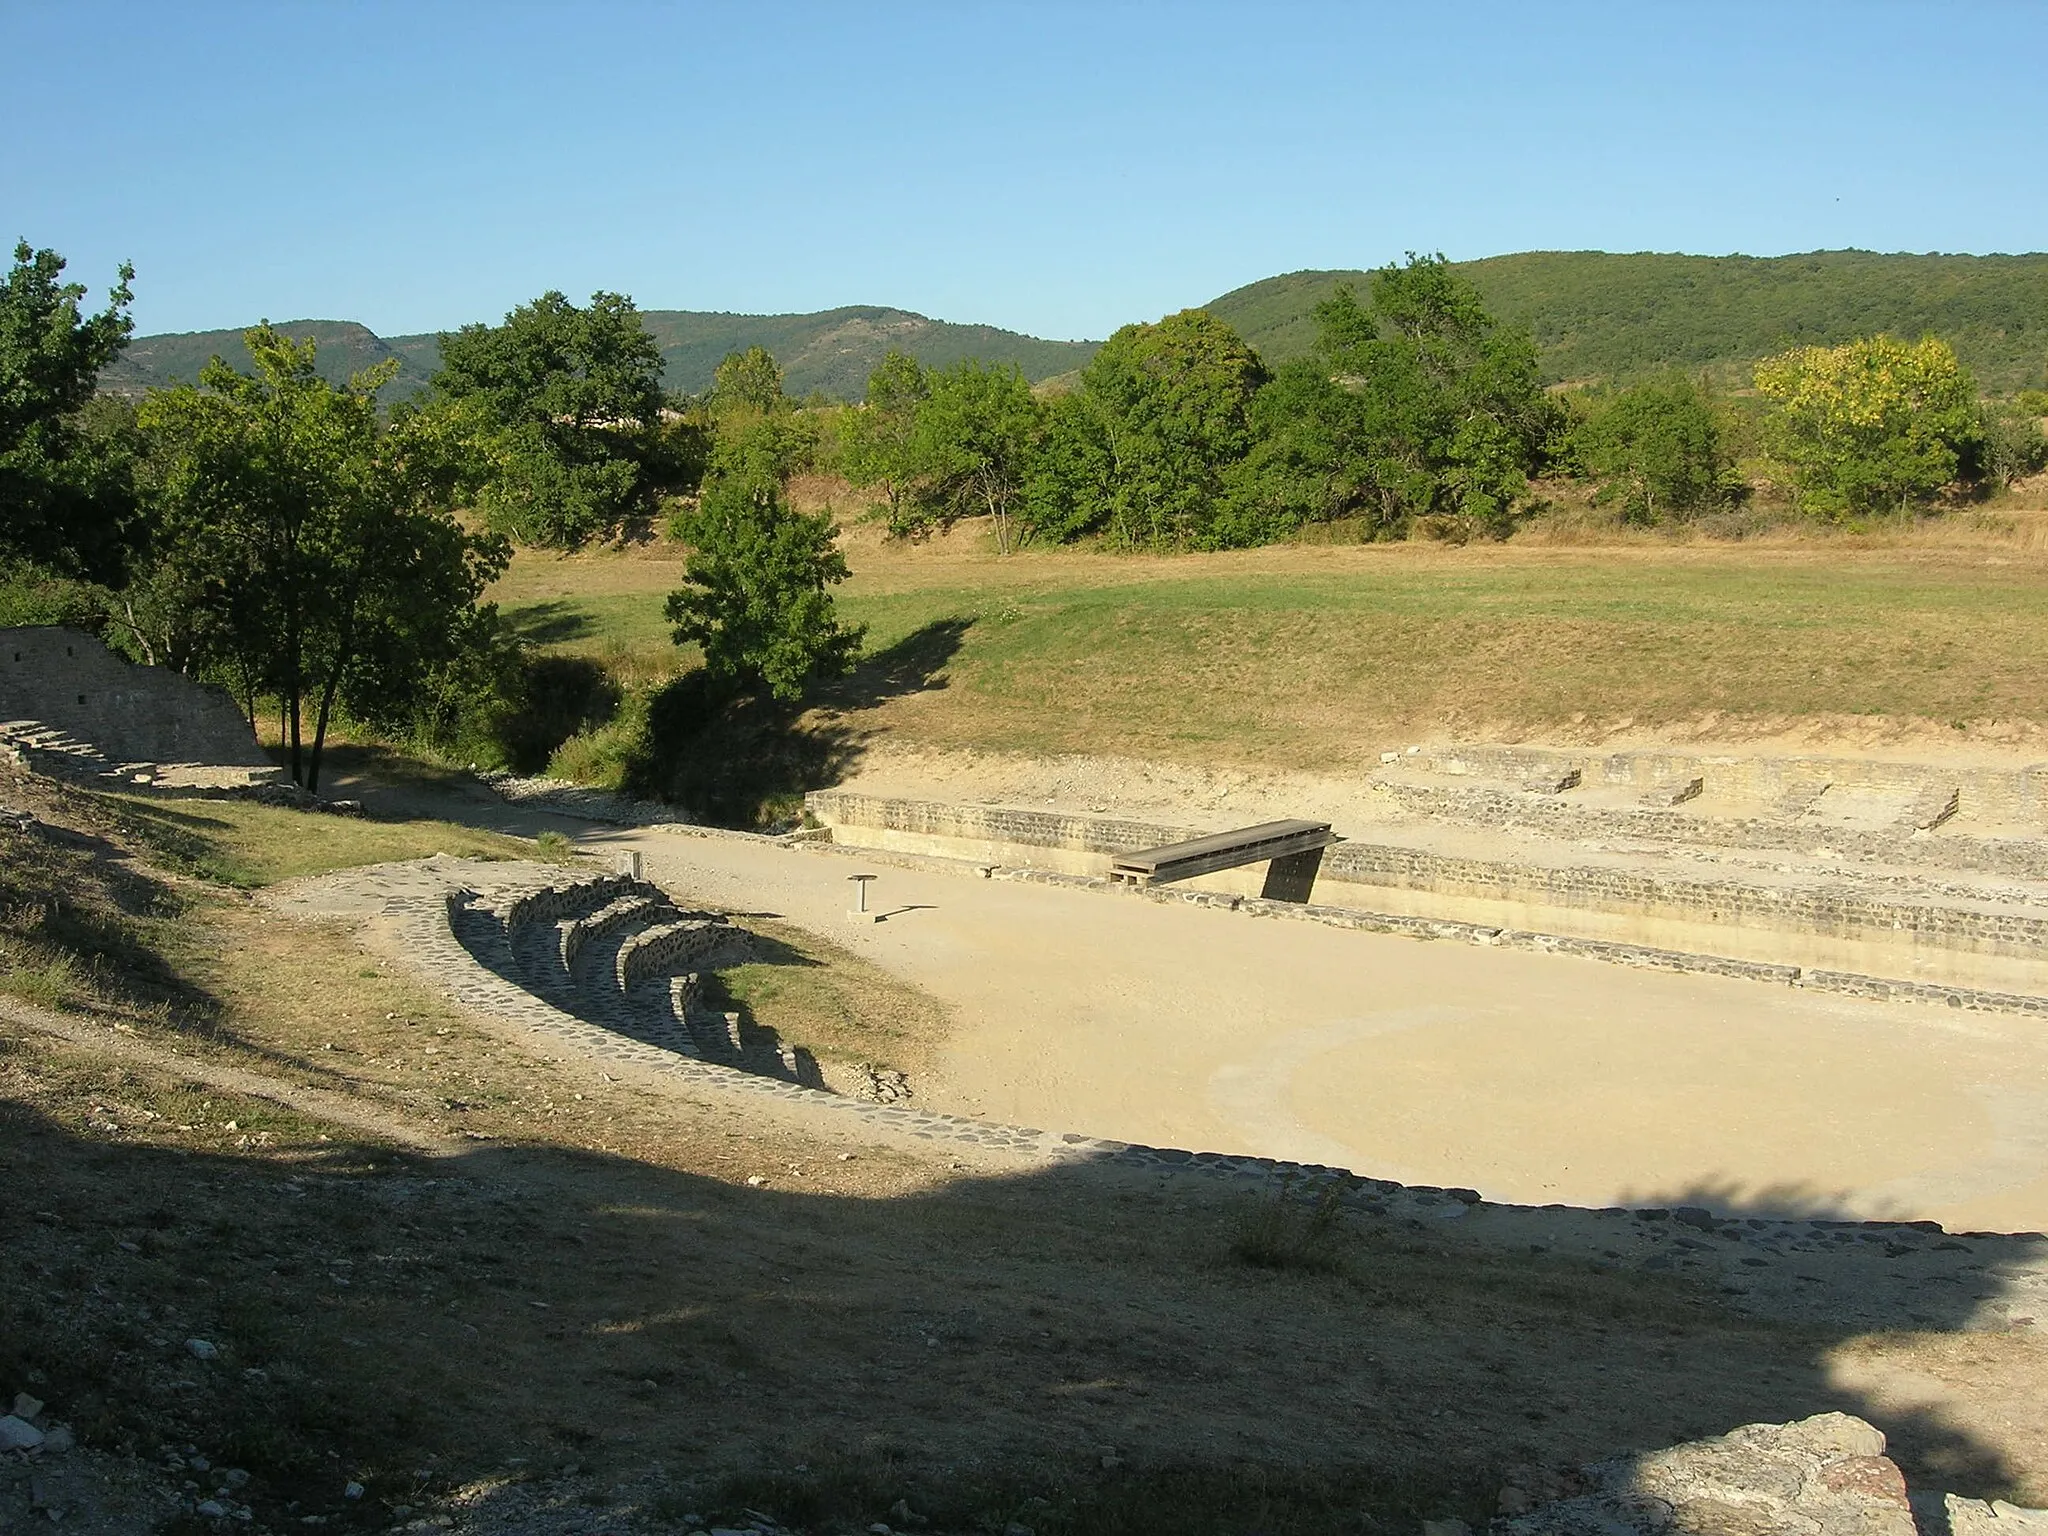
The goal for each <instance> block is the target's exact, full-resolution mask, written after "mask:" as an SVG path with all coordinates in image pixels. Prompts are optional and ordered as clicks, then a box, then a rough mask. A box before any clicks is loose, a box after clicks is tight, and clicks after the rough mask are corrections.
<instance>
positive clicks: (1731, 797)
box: [1397, 746, 2048, 827]
mask: <svg viewBox="0 0 2048 1536" xmlns="http://www.w3.org/2000/svg"><path fill="white" fill-rule="evenodd" d="M1397 761H1398V762H1399V763H1400V764H1402V765H1412V766H1414V767H1418V768H1422V769H1425V770H1427V771H1429V772H1432V773H1440V774H1445V775H1448V776H1451V777H1458V778H1472V779H1477V780H1491V781H1494V782H1497V783H1503V784H1522V783H1532V782H1537V781H1541V780H1550V781H1552V782H1556V781H1558V780H1561V779H1562V778H1564V777H1565V776H1567V775H1569V774H1571V773H1573V772H1577V773H1578V774H1579V775H1580V779H1581V782H1582V783H1583V784H1584V785H1585V786H1586V787H1587V788H1594V787H1605V788H1611V789H1628V790H1634V791H1640V792H1644V793H1647V792H1649V791H1652V790H1658V789H1665V788H1668V787H1671V786H1674V785H1679V784H1684V783H1686V782H1688V781H1690V780H1692V779H1695V778H1697V779H1701V780H1702V781H1703V782H1704V784H1705V786H1706V788H1707V791H1708V793H1710V794H1711V795H1713V796H1714V798H1716V799H1718V800H1721V801H1723V802H1724V803H1736V804H1748V805H1751V806H1754V807H1756V808H1758V809H1763V808H1767V807H1770V806H1774V805H1780V804H1783V803H1785V802H1786V801H1788V800H1793V799H1797V798H1803V797H1805V796H1809V795H1813V794H1816V793H1818V792H1820V791H1823V790H1827V791H1830V792H1832V793H1837V794H1840V793H1843V792H1848V793H1856V794H1867V795H1887V796H1891V797H1894V798H1896V799H1897V800H1898V801H1899V802H1900V804H1901V805H1902V806H1903V805H1906V804H1909V803H1911V802H1913V801H1915V800H1917V799H1918V798H1919V797H1921V796H1923V795H1926V794H1929V793H1930V792H1932V793H1938V794H1940V795H1942V796H1944V797H1946V796H1947V795H1948V794H1949V793H1951V792H1956V791H1959V792H1960V794H1961V806H1960V807H1959V808H1960V809H1961V810H1962V811H1964V812H1965V813H1967V814H1968V815H1970V816H1972V817H1973V818H1977V819H1981V820H1983V821H1986V822H1994V823H2001V824H2010V825H2014V826H2025V827H2043V826H2048V764H2029V765H2027V766H2026V767H2022V768H1952V767H1948V766H1945V765H1944V766H1939V767H1937V766H1935V765H1933V764H1928V763H1913V762H1887V761H1884V760H1881V759H1870V758H1850V757H1824V756H1788V757H1774V756H1764V755H1759V756H1754V757H1748V756H1744V757H1736V756H1732V755H1724V754H1718V753H1703V752H1651V751H1639V752H1596V751H1590V750H1573V749H1571V748H1559V747H1504V746H1471V747H1444V748H1437V749H1433V750H1426V751H1423V752H1420V753H1414V754H1409V755H1406V756H1403V757H1401V758H1399V759H1398V760H1397Z"/></svg>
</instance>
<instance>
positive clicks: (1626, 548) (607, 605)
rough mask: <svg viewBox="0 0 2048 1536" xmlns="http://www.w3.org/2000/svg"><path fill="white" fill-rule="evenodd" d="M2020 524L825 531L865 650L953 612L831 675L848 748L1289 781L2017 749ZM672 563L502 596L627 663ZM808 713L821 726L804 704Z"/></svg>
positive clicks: (2023, 519)
mask: <svg viewBox="0 0 2048 1536" xmlns="http://www.w3.org/2000/svg"><path fill="white" fill-rule="evenodd" d="M2042 521H2043V518H2042V515H2040V514H2032V513H2028V512H2026V511H2024V510H1999V509H1992V510H1989V511H1980V512H1965V513H1958V514H1956V515H1954V516H1953V517H1952V518H1950V519H1948V520H1946V521H1944V522H1942V523H1940V524H1916V525H1910V526H1899V527H1895V528H1884V529H1879V530H1877V531H1867V530H1866V531H1863V532H1833V533H1822V534H1815V533H1811V532H1808V533H1803V534H1799V535H1797V536H1795V535H1793V534H1790V533H1782V532H1781V533H1777V534H1772V535H1768V536H1764V537H1759V538H1757V539H1754V540H1750V541H1745V542H1742V543H1734V544H1731V543H1725V542H1722V543H1714V542H1707V541H1703V540H1696V541H1693V542H1674V541H1673V540H1671V539H1669V538H1662V537H1659V538H1649V537H1640V538H1638V537H1630V538H1627V539H1624V540H1622V541H1619V542H1617V541H1615V540H1613V539H1612V538H1610V540H1609V541H1608V542H1607V543H1605V544H1602V545H1598V546H1590V545H1578V544H1571V543H1554V544H1542V543H1536V542H1529V543H1522V542H1516V543H1510V544H1507V545H1486V546H1477V545H1475V546H1466V547H1464V548H1449V547H1445V546H1441V545H1427V544H1403V545H1373V546H1349V547H1345V546H1326V547H1276V548H1270V549H1262V550H1250V551H1243V552H1237V553H1228V554H1217V555H1183V556H1161V555H1129V556H1125V555H1110V554H1099V553H1093V552H1087V551H1075V550H1050V551H1045V550H1027V551H1025V552H1023V553H1022V554H1019V555H1015V556H1011V557H1009V558H1002V557H999V556H997V555H995V554H993V553H992V552H991V551H989V550H988V549H987V548H986V547H985V544H984V542H983V541H982V540H981V539H980V537H979V535H978V533H977V532H975V531H974V530H971V529H966V530H962V531H960V532H959V533H956V534H955V535H954V536H952V537H951V538H949V539H945V540H940V541H936V542H934V543H932V544H929V545H922V546H906V545H895V544H889V543H886V542H884V541H882V540H880V539H879V538H878V537H877V536H876V535H875V534H874V533H873V532H872V531H871V530H868V529H864V528H857V529H854V530H851V531H850V532H849V534H848V537H847V542H848V545H849V553H850V557H851V560H852V563H853V567H854V578H853V580H852V581H850V582H849V583H848V584H847V585H846V587H845V588H844V589H843V591H842V595H841V604H842V607H843V609H844V611H845V612H846V614H847V615H848V616H849V617H852V618H855V619H858V620H861V621H864V622H866V623H867V624H868V625H869V629H870V644H871V647H872V648H875V649H878V650H879V649H882V648H885V647H887V646H890V645H892V644H894V643H896V642H898V641H901V640H903V639H904V638H905V637H908V636H913V635H916V634H918V633H920V632H924V633H933V632H935V631H934V629H933V626H938V625H941V624H943V623H944V622H945V621H949V620H954V621H963V622H964V623H965V625H966V628H965V630H964V633H963V634H962V635H961V638H960V640H959V643H958V648H957V652H956V653H955V654H953V655H952V656H951V657H950V659H949V660H947V661H946V663H945V665H944V668H943V675H942V679H941V681H942V682H943V686H939V687H926V688H921V689H917V690H916V691H912V692H909V693H907V694H906V693H902V692H900V691H898V690H895V689H892V688H890V687H888V686H886V685H883V684H880V683H877V682H875V681H873V680H869V681H865V682H864V681H863V680H862V679H856V680H855V682H854V684H853V685H852V686H850V687H849V688H848V689H846V690H841V692H842V694H843V695H844V697H842V698H838V699H836V700H834V701H833V708H832V710H831V711H830V714H831V716H832V719H833V723H834V725H835V727H836V728H837V729H839V730H841V731H844V732H846V733H849V734H851V735H852V736H854V737H856V738H860V739H867V740H874V739H891V740H896V741H902V742H908V743H915V744H919V745H932V746H939V747H979V748H997V749H1004V750H1016V751H1027V752H1097V753H1099V752H1102V751H1105V750H1113V751H1115V752H1117V753H1118V754H1120V755H1128V756H1139V757H1154V758H1162V759H1168V760H1174V761H1182V762H1195V763H1229V764H1247V763H1260V764H1265V765H1270V766H1284V767H1296V768H1305V769H1323V770H1329V769H1333V768H1341V767H1343V766H1346V765H1353V764H1358V763H1364V762H1370V761H1371V760H1372V759H1373V758H1374V756H1375V755H1376V754H1377V753H1378V752H1379V751H1381V750H1384V749H1385V748H1387V747H1389V746H1392V745H1399V744H1402V743H1404V742H1406V741H1408V740H1413V739H1417V738H1420V737H1459V738H1466V739H1470V738H1474V737H1506V738H1512V739H1528V738H1535V737H1552V738H1556V737H1563V738H1568V739H1577V740H1603V739H1610V738H1613V737H1616V736H1618V735H1624V734H1627V733H1631V732H1634V733H1639V734H1640V733H1649V732H1659V733H1663V734H1665V735H1667V736H1671V735H1687V734H1692V735H1700V734H1715V735H1720V736H1723V737H1734V738H1741V737H1744V736H1755V735H1759V734H1768V733H1776V732H1781V731H1786V730H1788V729H1799V728H1801V727H1802V726H1805V727H1811V728H1813V729H1816V730H1819V731H1821V732H1823V733H1825V732H1828V731H1834V730H1847V731H1851V732H1858V731H1863V732H1876V733H1882V732H1884V731H1886V730H1890V731H1894V732H1903V733H1909V734H1910V733H1915V732H1919V733H1924V732H1927V731H1930V730H1939V731H1943V732H1952V733H1954V734H1953V737H1952V739H1953V740H1955V741H1957V742H1960V743H1967V742H1972V741H1983V742H1989V743H1993V744H1996V743H2001V742H2007V743H2010V742H2016V741H2031V740H2032V739H2033V737H2034V735H2035V734H2036V733H2037V732H2038V731H2039V730H2040V729H2041V728H2042V727H2043V726H2044V725H2048V623H2044V622H2043V620H2044V618H2048V598H2044V591H2048V586H2044V577H2048V538H2044V537H2042V536H2041V535H2040V533H2039V531H2038V530H2039V527H2040V524H2041V523H2042ZM674 577H675V567H674V565H673V563H672V562H670V561H663V560H655V559H649V558H645V557H644V556H641V555H637V554H619V553H607V554H603V555H593V556H582V557H574V558H570V559H561V558H557V557H536V556H527V555H522V556H521V557H520V558H519V560H518V561H516V562H515V564H514V568H513V570H512V572H511V573H510V574H509V575H508V576H507V578H506V581H505V583H504V585H503V586H502V587H501V589H500V591H499V593H498V596H499V598H500V600H501V601H502V602H503V603H505V605H506V607H507V609H508V610H509V611H511V612H513V613H514V614H526V615H529V616H534V615H546V616H548V627H545V628H542V627H539V626H538V625H537V626H536V632H537V633H546V634H549V635H551V636H553V637H554V638H553V643H556V644H559V645H562V646H564V647H566V648H570V649H576V650H581V651H584V652H586V653H589V654H593V655H598V656H602V657H606V658H631V661H630V666H631V668H632V669H634V670H635V671H636V672H637V673H640V674H647V675H654V674H655V673H657V672H663V671H666V670H672V669H674V668H675V667H677V666H678V665H680V664H681V663H682V662H683V661H684V660H686V659H687V658H683V657H680V656H678V654H677V653H676V652H675V650H674V648H673V647H672V646H670V645H669V644H668V642H667V638H666V633H665V629H664V627H663V626H662V625H661V623H660V622H659V608H660V594H661V593H662V592H664V591H666V590H667V589H668V587H669V586H672V585H673V583H674ZM821 718H822V717H821Z"/></svg>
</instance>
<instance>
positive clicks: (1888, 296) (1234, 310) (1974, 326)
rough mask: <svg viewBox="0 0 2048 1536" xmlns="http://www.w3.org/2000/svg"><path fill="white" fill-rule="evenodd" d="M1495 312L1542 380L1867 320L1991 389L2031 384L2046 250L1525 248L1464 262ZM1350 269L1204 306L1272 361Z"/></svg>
mask: <svg viewBox="0 0 2048 1536" xmlns="http://www.w3.org/2000/svg"><path fill="white" fill-rule="evenodd" d="M1461 265H1462V270H1463V271H1464V272H1465V273H1466V274H1467V275H1469V276H1470V277H1471V278H1472V280H1473V282H1474V283H1476V284H1477V285H1478V287H1479V290H1480V292H1481V293H1483V294H1484V295H1485V296H1486V300H1487V302H1488V304H1489V305H1490V306H1491V307H1492V308H1493V309H1494V311H1495V312H1496V313H1498V314H1500V315H1502V316H1504V317H1505V318H1507V319H1510V320H1515V321H1519V322H1522V323H1524V324H1527V325H1528V326H1530V327H1531V329H1532V330H1533V331H1534V332H1535V335H1536V341H1537V345H1538V347H1539V348H1540V349H1541V352H1542V361H1543V371H1544V375H1545V377H1546V378H1549V379H1552V380H1564V379H1590V378H1619V379H1627V378H1631V377H1639V376H1641V375H1643V374H1646V373H1652V372H1655V371H1657V370H1658V369H1661V368H1667V367H1673V366H1677V367H1684V368H1708V369H1711V370H1714V371H1716V372H1718V373H1722V374H1726V375H1729V376H1730V377H1738V376H1740V374H1741V373H1742V372H1743V366H1744V365H1745V364H1748V363H1751V362H1754V361H1755V360H1756V359H1757V358H1760V357H1764V356H1767V355H1768V354H1770V353H1772V352H1775V351H1780V350H1782V349H1784V348H1785V347H1788V346H1794V345H1800V344H1804V343H1828V344H1833V343H1836V342H1841V341H1847V340H1849V339H1850V338H1851V337H1855V336H1867V335H1870V334H1872V333H1874V332H1877V331H1891V332H1894V333H1896V334H1899V335H1903V336H1915V337H1917V336H1919V335H1921V334H1923V333H1927V332H1932V333H1934V334H1935V335H1938V336H1943V337H1945V338H1947V339H1948V340H1949V341H1950V342H1952V343H1953V344H1954V345H1955V347H1956V350H1957V351H1958V352H1959V353H1961V354H1962V356H1963V358H1964V360H1965V361H1966V362H1968V363H1969V364H1970V366H1971V367H1972V368H1973V369H1975V370H1976V372H1977V376H1978V380H1979V382H1980V383H1982V384H1983V385H1985V386H1986V387H1987V388H1990V389H1994V390H1999V391H2005V390H2011V389H2019V388H2024V387H2029V386H2038V385H2039V384H2041V383H2042V382H2043V379H2044V377H2048V375H2044V369H2048V256H2044V255H2032V256H1908V255H1878V254H1874V253H1871V252H1868V251H1819V252H1814V253H1811V254H1808V255H1800V256H1779V257H1770V258H1759V257H1753V256H1669V255H1656V254H1637V255H1610V254H1608V253H1605V252H1600V251H1528V252H1523V253H1521V254H1518V255H1513V256H1494V257H1489V258H1487V259H1486V260H1483V261H1473V262H1465V263H1462V264H1461ZM1347 281H1348V282H1353V283H1358V284H1361V285H1362V284H1363V282H1364V281H1365V274H1364V273H1360V272H1293V273H1288V274H1286V275H1285V276H1281V277H1270V278H1267V279H1265V280H1264V281H1263V282H1257V283H1252V284H1249V285H1247V286H1246V287H1243V288H1239V289H1236V290H1234V291H1232V292H1230V293H1227V294H1224V295H1223V296H1222V297H1221V298H1218V299H1216V300H1215V301H1214V302H1213V303H1211V304H1210V305H1209V306H1208V307H1209V309H1210V310H1211V311H1213V312H1214V313H1215V314H1217V315H1220V316H1222V317H1223V318H1224V319H1226V320H1228V321H1229V322H1230V323H1231V324H1232V325H1234V326H1236V327H1237V329H1238V330H1239V331H1241V332H1242V333H1243V334H1244V336H1245V338H1246V339H1247V340H1248V341H1250V342H1251V343H1252V345H1253V346H1254V347H1256V348H1257V349H1258V350H1259V352H1260V353H1261V354H1262V355H1263V356H1265V358H1266V359H1267V360H1268V361H1269V362H1283V361H1285V360H1286V359H1288V358H1291V357H1299V356H1301V355H1302V354H1303V353H1304V352H1306V351H1307V350H1308V349H1309V347H1310V346H1311V345H1312V344H1313V342H1314V340H1315V320H1314V316H1313V315H1312V313H1311V311H1312V310H1313V309H1314V307H1315V305H1316V303H1317V302H1318V301H1320V300H1321V299H1322V298H1324V297H1325V296H1326V295H1327V294H1328V293H1330V291H1331V290H1333V289H1334V288H1335V287H1336V286H1337V284H1338V283H1340V282H1347Z"/></svg>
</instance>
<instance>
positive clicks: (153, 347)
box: [100, 320, 440, 400]
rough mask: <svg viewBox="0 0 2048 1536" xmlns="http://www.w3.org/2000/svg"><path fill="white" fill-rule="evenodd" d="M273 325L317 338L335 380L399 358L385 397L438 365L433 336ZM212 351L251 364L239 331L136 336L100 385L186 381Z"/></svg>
mask: <svg viewBox="0 0 2048 1536" xmlns="http://www.w3.org/2000/svg"><path fill="white" fill-rule="evenodd" d="M277 329H278V330H279V331H280V332H281V333H283V334H284V335H286V336H289V337H291V338H292V339H293V340H294V341H304V340H305V339H306V338H307V337H309V336H310V337H312V338H313V339H314V340H315V341H317V342H319V344H320V351H319V366H320V372H321V374H322V375H323V376H325V377H326V378H328V379H331V380H333V381H334V382H335V383H337V384H338V383H340V382H341V381H342V380H344V379H346V378H348V377H349V375H351V374H354V373H360V372H361V371H362V370H363V369H365V368H370V367H374V366H375V365H376V364H378V363H381V362H383V361H384V360H385V359H386V358H388V357H396V358H398V360H399V373H398V377H397V378H395V379H393V380H392V381H391V383H390V384H389V385H387V386H386V388H385V391H384V398H385V399H387V400H391V399H403V398H404V397H405V396H407V395H411V394H416V393H418V392H419V391H420V390H422V389H424V388H426V385H427V379H428V378H429V377H430V376H431V375H432V373H433V371H434V369H435V368H436V367H438V366H439V365H440V349H439V347H437V346H436V345H435V343H434V338H433V337H431V336H399V337H394V338H393V339H391V340H389V341H386V340H384V339H383V338H382V337H380V336H378V335H377V334H376V333H375V332H374V331H372V330H371V329H370V328H369V327H368V326H366V325H358V324H356V322H355V321H353V320H288V321H285V322H283V323H282V324H280V325H279V326H278V327H277ZM216 354H217V355H219V356H221V357H224V358H226V359H227V360H228V362H229V363H231V364H232V365H234V366H235V367H237V368H240V369H242V370H244V371H247V370H248V369H249V368H251V367H252V366H254V365H253V364H252V362H251V361H250V358H249V349H248V348H247V347H245V346H243V345H242V333H241V331H240V330H232V331H190V332H186V333H184V334H181V335H166V336H137V337H136V338H135V339H134V340H133V341H131V342H130V343H129V344H128V350H127V351H126V352H124V353H122V355H121V357H120V358H119V359H118V360H117V361H116V362H115V363H114V365H113V366H112V367H111V368H109V369H107V371H106V372H105V373H103V374H101V375H100V388H102V389H104V390H106V391H107V392H108V393H110V394H116V395H140V394H141V393H143V391H145V390H147V389H151V388H163V387H165V386H168V385H171V384H190V383H193V382H195V381H196V380H197V379H198V377H199V370H200V369H202V368H204V367H205V366H206V364H207V361H208V360H209V359H210V358H212V357H214V356H215V355H216Z"/></svg>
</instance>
